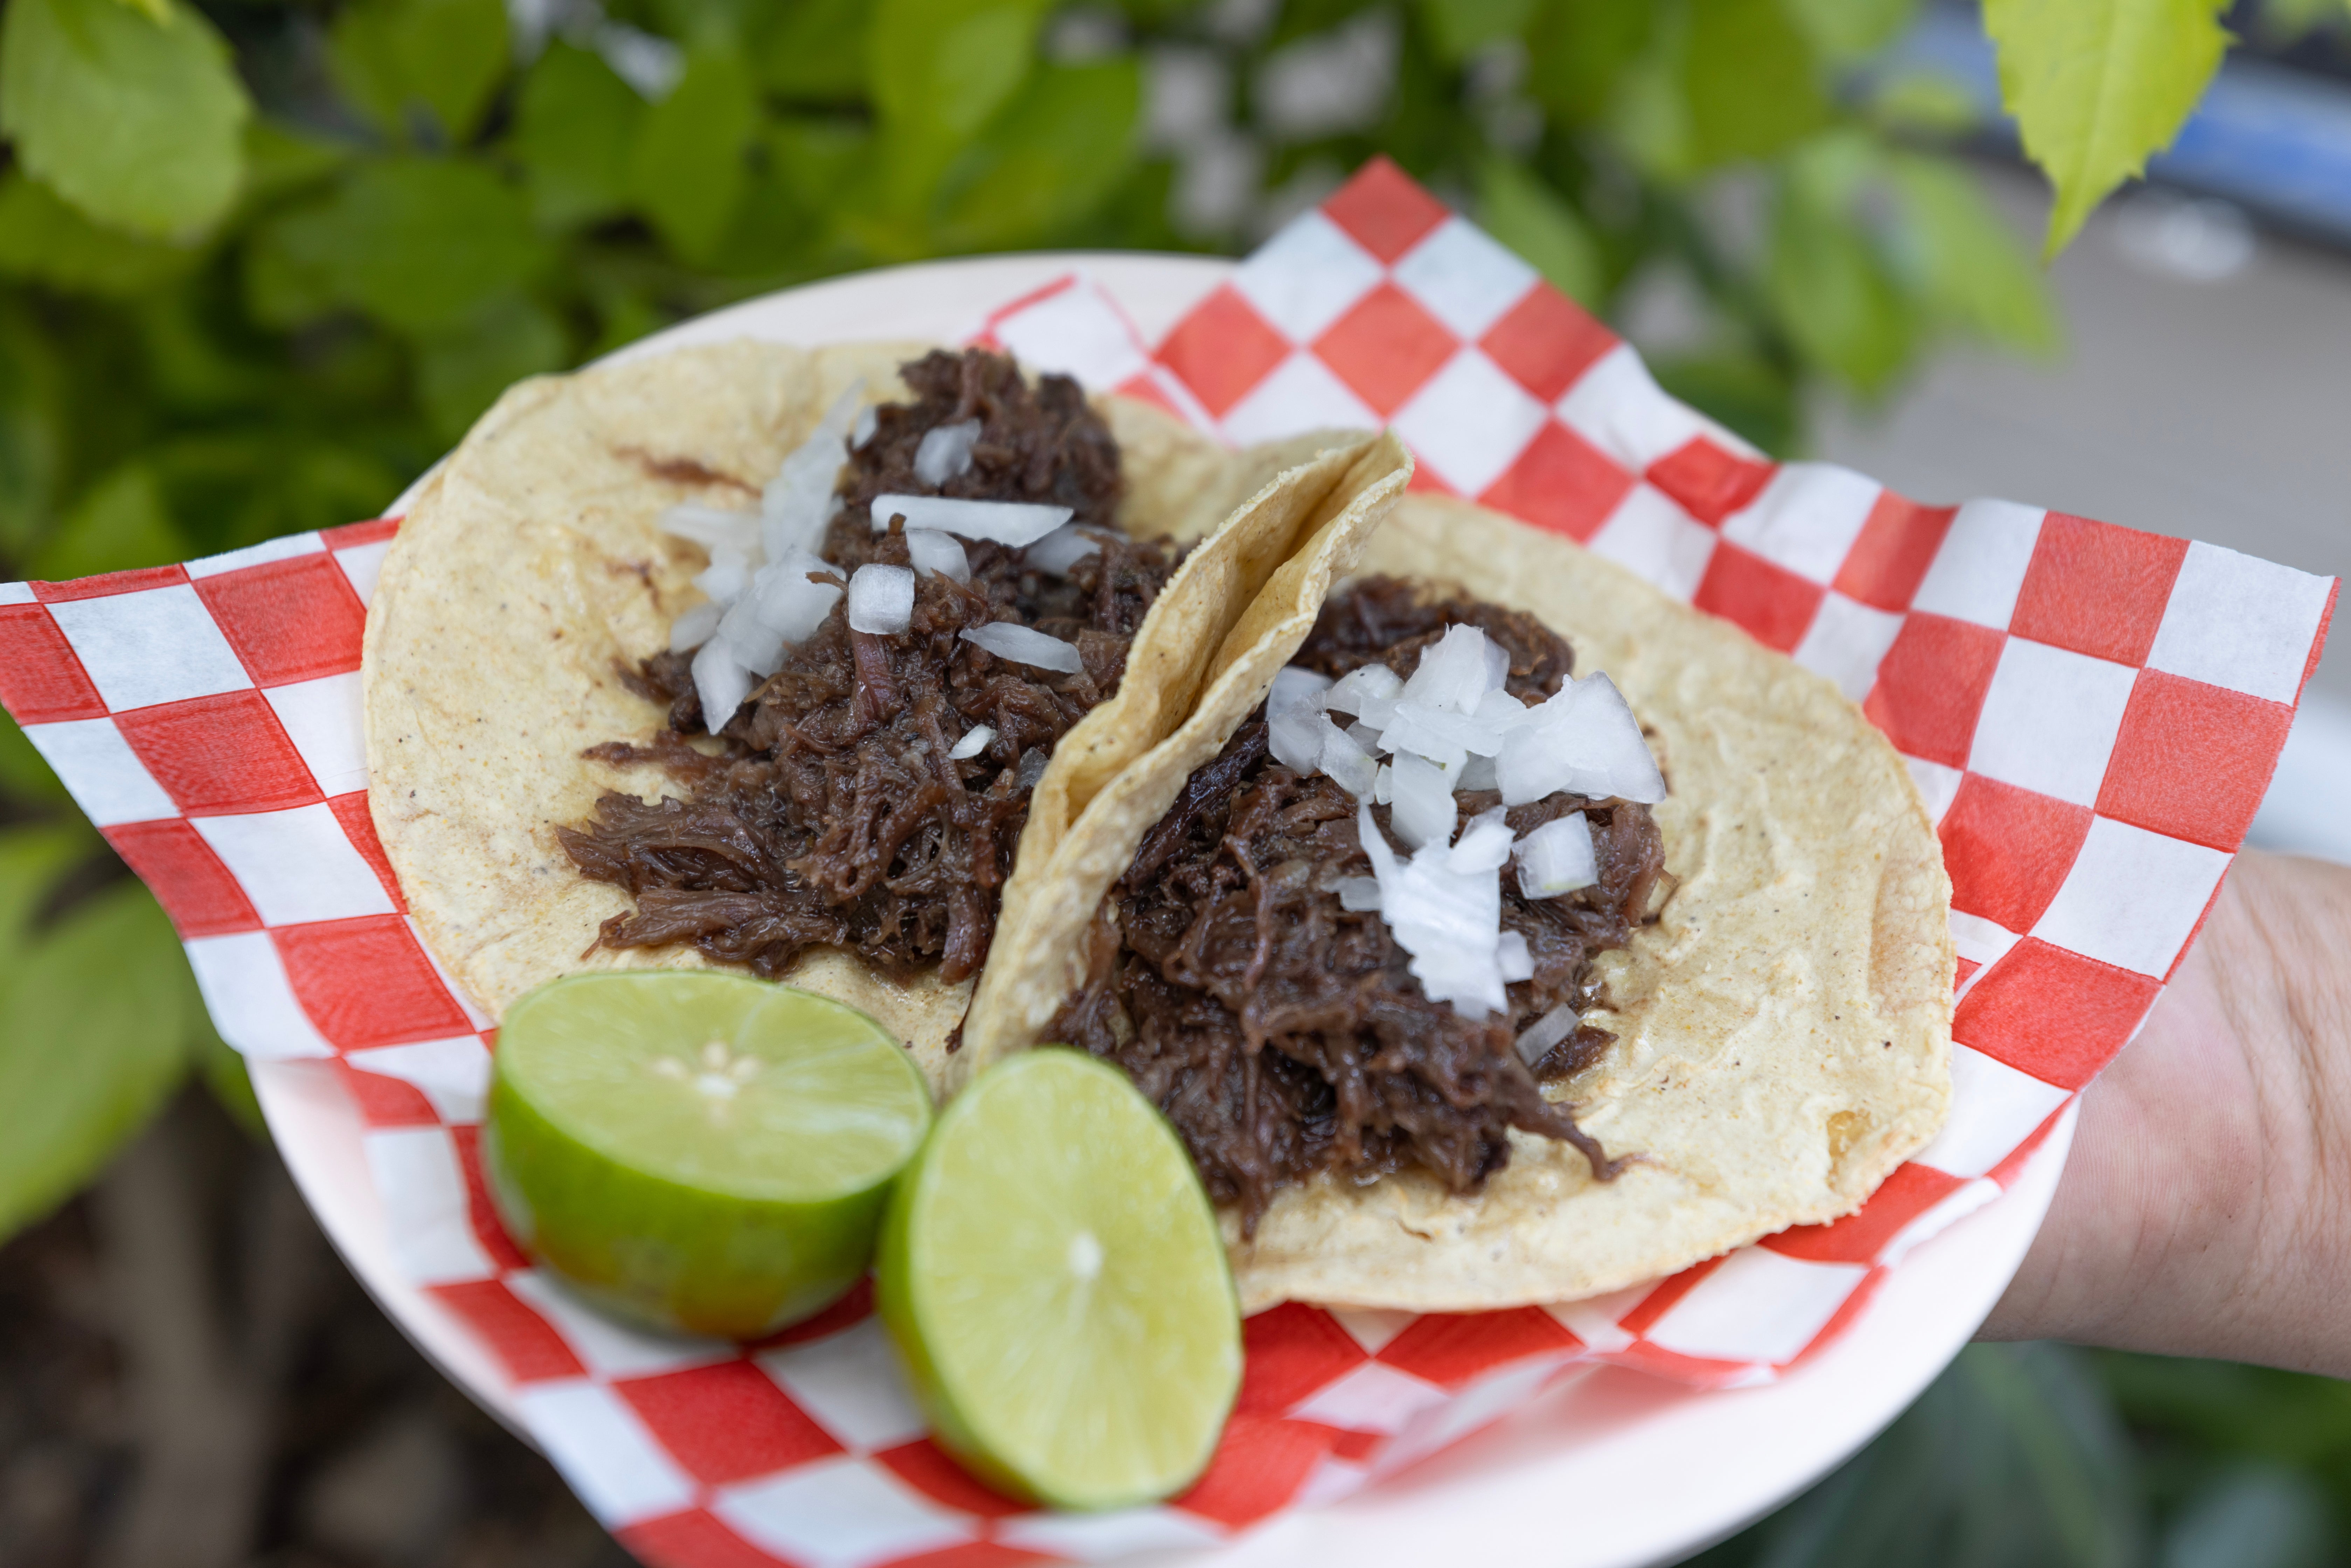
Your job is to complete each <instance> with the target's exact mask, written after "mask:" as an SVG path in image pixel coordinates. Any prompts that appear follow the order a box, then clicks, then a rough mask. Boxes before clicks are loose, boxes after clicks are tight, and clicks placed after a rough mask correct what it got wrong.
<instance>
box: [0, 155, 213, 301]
mask: <svg viewBox="0 0 2351 1568" xmlns="http://www.w3.org/2000/svg"><path fill="white" fill-rule="evenodd" d="M198 259H199V253H198V252H197V251H196V250H195V249H193V248H192V247H188V246H174V245H166V244H163V243H162V242H161V241H159V240H147V239H140V238H138V237H136V236H134V235H127V234H124V233H122V232H121V231H120V230H118V229H105V228H100V227H99V226H98V225H96V224H94V223H91V222H90V221H89V219H88V218H86V217H84V216H82V215H81V214H80V213H79V212H78V210H76V209H75V208H73V207H71V206H68V205H67V204H66V203H65V202H63V201H61V200H59V199H58V197H57V194H56V193H54V192H52V191H51V190H50V189H49V188H48V187H47V185H44V184H42V183H40V182H39V181H37V180H31V179H27V178H26V176H24V175H23V174H21V173H18V172H16V171H15V170H10V171H9V172H7V173H5V174H0V274H5V275H6V276H8V277H22V278H26V279H28V280H30V281H32V282H36V283H40V284H45V285H47V287H51V288H55V289H57V290H58V291H59V292H61V293H70V294H98V295H125V294H138V293H141V292H143V291H145V290H147V289H150V288H152V287H155V286H156V285H158V284H160V283H163V282H165V281H167V280H169V279H171V278H173V277H178V276H179V275H180V274H182V273H183V272H186V271H187V270H188V269H189V268H190V267H193V266H194V265H195V264H196V262H197V260H198Z"/></svg>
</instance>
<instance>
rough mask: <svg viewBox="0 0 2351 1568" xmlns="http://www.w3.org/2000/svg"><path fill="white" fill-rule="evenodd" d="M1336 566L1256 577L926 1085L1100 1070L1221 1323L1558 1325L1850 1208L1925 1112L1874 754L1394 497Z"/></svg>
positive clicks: (1583, 575) (1908, 803)
mask: <svg viewBox="0 0 2351 1568" xmlns="http://www.w3.org/2000/svg"><path fill="white" fill-rule="evenodd" d="M1361 566H1362V568H1363V570H1364V575H1362V576H1360V577H1356V578H1353V579H1345V570H1346V569H1345V567H1344V564H1343V562H1340V561H1338V560H1335V559H1333V560H1330V561H1323V562H1317V561H1315V560H1314V559H1312V555H1311V547H1310V550H1309V553H1308V555H1306V556H1304V557H1301V559H1298V560H1295V561H1293V562H1292V563H1291V565H1290V567H1289V568H1287V569H1285V570H1284V573H1283V580H1281V581H1280V582H1277V583H1276V584H1274V585H1273V586H1272V587H1271V588H1270V589H1269V591H1268V594H1267V598H1268V600H1269V601H1279V602H1275V603H1269V604H1266V605H1261V606H1259V608H1258V609H1257V610H1256V611H1253V612H1252V619H1253V620H1254V621H1255V622H1258V623H1259V625H1260V626H1261V627H1263V628H1264V629H1265V631H1266V636H1265V638H1264V640H1263V641H1262V643H1260V644H1259V646H1257V647H1255V648H1254V649H1252V650H1250V651H1249V653H1248V654H1247V655H1246V656H1243V657H1240V658H1238V659H1237V660H1236V661H1235V662H1234V664H1232V665H1231V666H1229V667H1228V678H1227V679H1226V680H1225V681H1224V682H1223V683H1222V684H1220V685H1214V686H1212V687H1211V688H1210V689H1208V690H1207V691H1206V692H1205V693H1204V694H1203V695H1202V697H1201V699H1200V701H1199V703H1198V704H1197V705H1196V707H1195V708H1194V710H1193V712H1192V714H1191V716H1190V717H1189V718H1188V719H1187V720H1186V722H1185V723H1184V724H1183V725H1182V726H1181V727H1179V728H1178V729H1177V730H1176V731H1175V733H1174V734H1173V735H1171V736H1170V737H1169V738H1168V739H1167V740H1165V742H1163V743H1162V744H1160V745H1159V746H1158V747H1155V748H1154V750H1153V751H1152V752H1151V754H1150V755H1149V756H1147V757H1145V758H1143V759H1142V760H1141V761H1139V762H1137V763H1136V764H1135V765H1134V766H1133V767H1132V768H1128V769H1127V770H1126V772H1125V773H1123V775H1121V776H1120V778H1119V779H1117V780H1116V781H1115V782H1114V783H1113V786H1112V787H1111V788H1110V789H1106V790H1105V791H1103V792H1102V794H1101V795H1099V796H1097V797H1096V798H1095V800H1093V802H1092V805H1091V806H1090V807H1089V808H1088V810H1086V811H1085V812H1084V813H1083V814H1082V815H1081V817H1080V818H1079V819H1078V820H1077V821H1076V823H1075V824H1074V825H1073V827H1072V828H1071V831H1070V832H1069V834H1068V835H1067V837H1066V839H1065V841H1064V842H1063V843H1062V844H1061V847H1060V852H1059V854H1058V856H1057V860H1058V861H1059V862H1060V863H1061V865H1062V866H1064V867H1065V868H1067V870H1068V872H1069V874H1068V875H1067V876H1066V877H1065V879H1064V881H1063V882H1062V883H1061V888H1060V893H1061V905H1060V908H1059V909H1058V910H1057V911H1056V913H1055V914H1054V915H1053V916H1052V917H1051V918H1050V919H1032V920H1030V921H1029V922H1028V923H1026V924H1025V925H1023V926H1022V927H1021V928H1019V930H1018V931H1015V932H1012V933H1010V934H1009V935H1008V940H1007V945H1006V946H1005V947H1004V948H1002V949H1000V950H999V952H998V956H997V958H996V960H995V962H994V964H993V965H992V966H991V967H990V969H989V972H988V974H987V977H986V978H985V980H984V981H983V984H982V987H981V989H980V993H979V995H978V997H977V999H976V1001H975V1004H974V1007H973V1010H972V1014H971V1016H970V1018H969V1019H967V1025H966V1035H965V1038H966V1041H967V1050H966V1052H965V1056H966V1058H967V1060H966V1061H959V1062H958V1064H957V1071H966V1072H970V1071H978V1070H980V1069H982V1068H984V1067H985V1066H987V1063H988V1062H989V1061H993V1060H995V1059H996V1058H998V1057H999V1056H1001V1055H1003V1054H1004V1053H1006V1052H1008V1051H1017V1050H1019V1049H1023V1048H1025V1047H1028V1046H1030V1045H1035V1044H1040V1043H1044V1042H1048V1041H1051V1042H1060V1043H1067V1044H1071V1045H1074V1046H1078V1047H1081V1048H1083V1049H1085V1050H1088V1051H1092V1052H1093V1053H1094V1054H1096V1055H1098V1056H1102V1057H1103V1058H1105V1059H1107V1060H1109V1061H1113V1062H1115V1063H1117V1064H1118V1065H1119V1066H1121V1067H1122V1068H1123V1069H1124V1070H1125V1071H1127V1072H1128V1073H1129V1075H1130V1076H1131V1077H1133V1078H1134V1080H1135V1082H1137V1083H1138V1084H1140V1085H1141V1086H1142V1087H1143V1088H1144V1091H1145V1092H1147V1093H1148V1094H1150V1095H1151V1097H1152V1098H1153V1099H1154V1100H1155V1102H1156V1103H1158V1104H1159V1105H1160V1106H1161V1108H1162V1110H1163V1111H1165V1113H1167V1114H1168V1116H1169V1117H1170V1119H1171V1120H1172V1121H1173V1122H1174V1123H1175V1126H1176V1128H1177V1130H1178V1131H1179V1132H1180V1133H1181V1134H1183V1136H1184V1138H1185V1142H1186V1146H1187V1148H1188V1149H1189V1151H1190V1152H1191V1154H1192V1155H1193V1159H1194V1163H1195V1165H1196V1166H1197V1168H1198V1169H1199V1171H1200V1173H1201V1176H1202V1178H1203V1180H1204V1181H1205V1182H1206V1183H1207V1186H1208V1187H1209V1189H1210V1192H1211V1195H1212V1196H1213V1197H1216V1198H1217V1201H1218V1205H1219V1208H1220V1212H1221V1215H1222V1219H1223V1224H1224V1227H1225V1233H1226V1239H1227V1242H1228V1247H1229V1249H1230V1255H1231V1260H1232V1263H1233V1267H1234V1272H1235V1276H1236V1280H1237V1281H1238V1285H1239V1288H1240V1292H1241V1297H1242V1304H1243V1307H1244V1309H1245V1310H1249V1311H1254V1310H1257V1309H1259V1308H1262V1307H1265V1306H1269V1305H1271V1304H1273V1303H1275V1302H1278V1301H1285V1300H1293V1299H1294V1300H1303V1301H1315V1302H1320V1303H1324V1304H1332V1305H1353V1306H1363V1307H1375V1308H1397V1309H1407V1310H1414V1311H1424V1312H1428V1311H1444V1312H1462V1311H1477V1310H1484V1309H1491V1308H1498V1307H1504V1306H1511V1305H1519V1304H1526V1303H1532V1302H1538V1301H1565V1300H1573V1299H1576V1298H1579V1297H1584V1296H1591V1295H1595V1294H1599V1293H1602V1292H1605V1291H1613V1290H1616V1289H1619V1288H1622V1287H1625V1286H1630V1285H1634V1284H1636V1283H1638V1282H1641V1281H1647V1280H1651V1279H1655V1278H1656V1277H1659V1276H1661V1275H1665V1274H1667V1273H1671V1272H1673V1271H1675V1270H1679V1269H1682V1268H1684V1267H1686V1266H1687V1265H1689V1264H1692V1263H1696V1262H1698V1261H1700V1260H1704V1259H1707V1258H1709V1257H1712V1256H1714V1255H1716V1254H1718V1253H1720V1252H1723V1251H1725V1250H1728V1249H1730V1248H1733V1247H1736V1246H1740V1245H1742V1244H1744V1243H1747V1242H1750V1241H1752V1240H1755V1239H1759V1238H1761V1237H1763V1236H1766V1235H1769V1234H1771V1233H1772V1232H1775V1231H1778V1230H1781V1229H1782V1228H1786V1227H1788V1226H1792V1225H1799V1224H1806V1223H1813V1222H1819V1221H1825V1220H1830V1219H1834V1218H1838V1217H1839V1216H1842V1215H1844V1214H1847V1213H1850V1212H1851V1211H1852V1210H1854V1209H1855V1208H1856V1207H1859V1205H1860V1204H1861V1203H1862V1201H1863V1200H1864V1199H1865V1198H1866V1197H1868V1196H1869V1194H1870V1193H1871V1192H1872V1191H1874V1190H1875V1189H1876V1187H1877V1186H1878V1185H1879V1183H1880V1182H1882V1181H1883V1180H1884V1179H1885V1178H1886V1176H1887V1175H1888V1174H1889V1173H1890V1172H1891V1171H1892V1170H1893V1169H1894V1168H1895V1166H1897V1165H1898V1164H1900V1163H1901V1162H1902V1161H1903V1160H1904V1159H1905V1158H1906V1157H1907V1156H1908V1155H1911V1154H1913V1153H1915V1152H1917V1150H1918V1149H1919V1148H1921V1147H1922V1146H1923V1145H1925V1144H1926V1143H1927V1142H1928V1140H1929V1139H1930V1138H1931V1137H1932V1136H1933V1134H1935V1132H1936V1131H1937V1129H1938V1127H1939V1126H1940V1124H1941V1122H1942V1120H1943V1117H1944V1113H1945V1111H1946V1107H1947V1105H1948V1102H1949V1092H1950V1091H1949V1039H1950V1010H1951V1004H1950V997H1951V979H1952V967H1953V952H1952V947H1951V942H1950V937H1949V931H1948V916H1949V882H1948V879H1947V878H1946V876H1945V874H1944V871H1943V864H1942V856H1941V852H1940V849H1939V846H1938V841H1937V839H1936V836H1935V831H1934V829H1933V827H1932V825H1931V823H1930V822H1929V821H1928V817H1927V814H1926V811H1925V810H1924V808H1923V806H1922V804H1921V803H1920V801H1919V799H1918V796H1917V790H1916V788H1915V787H1914V786H1913V785H1912V783H1911V782H1910V779H1909V778H1908V775H1907V771H1906V770H1905V768H1903V765H1902V763H1901V760H1900V758H1898V757H1897V756H1896V753H1895V752H1894V750H1893V748H1892V747H1890V746H1889V745H1888V744H1887V743H1886V740H1885V739H1884V738H1883V737H1881V736H1880V735H1879V734H1878V733H1877V731H1876V729H1875V728H1873V727H1871V726H1870V725H1869V724H1868V723H1867V722H1866V720H1865V719H1864V717H1863V716H1862V715H1861V714H1860V712H1859V710H1857V709H1856V708H1855V706H1853V705H1852V704H1851V703H1850V702H1848V701H1846V700H1845V698H1844V696H1843V695H1840V694H1839V693H1838V691H1837V690H1836V689H1835V688H1834V686H1833V685H1831V684H1830V683H1828V682H1827V681H1825V680H1823V679H1822V678H1821V677H1819V676H1817V675H1814V674H1811V673H1810V672H1808V671H1805V670H1803V669H1802V668H1801V667H1800V666H1798V665H1797V664H1794V663H1793V662H1792V661H1790V660H1788V659H1786V658H1783V657H1782V656H1781V655H1779V654H1778V653H1772V652H1771V651H1769V650H1767V649H1764V648H1762V647H1761V646H1760V645H1759V644H1757V643H1754V642H1752V641H1751V640H1750V639H1749V638H1748V637H1747V636H1746V635H1745V633H1743V632H1740V631H1739V630H1738V629H1737V628H1735V627H1733V626H1731V625H1729V623H1727V622H1720V621H1717V620H1715V619H1713V618H1710V617H1708V616H1706V615H1703V614H1700V613H1698V612H1695V611H1693V610H1691V609H1690V608H1688V607H1687V606H1686V605H1683V604H1680V603H1677V602H1676V601H1672V600H1670V599H1668V598H1667V597H1666V596H1665V595H1663V594H1662V593H1660V592H1658V591H1656V590H1655V589H1654V588H1652V587H1650V586H1649V585H1648V584H1646V582H1643V581H1642V580H1639V579H1637V578H1635V576H1633V575H1632V574H1631V573H1629V572H1626V571H1625V570H1622V569H1621V568H1619V567H1617V566H1615V565H1614V564H1612V563H1610V562H1608V561H1606V560H1603V559H1598V558H1596V557H1593V556H1591V555H1589V554H1587V553H1586V552H1584V551H1583V550H1582V549H1579V548H1577V547H1576V546H1575V545H1573V544H1572V543H1570V542H1568V541H1567V540H1565V539H1563V538H1558V537H1556V536H1553V535H1550V534H1545V533H1541V532H1539V531H1537V530H1535V529H1533V528H1528V527H1526V526H1524V525H1522V524H1520V523H1518V522H1515V521H1513V520H1511V519H1510V518H1507V517H1500V516H1499V515H1497V514H1494V513H1491V512H1488V511H1485V510H1482V509H1480V508H1478V507H1472V506H1469V505H1467V504H1463V503H1458V502H1453V501H1449V500H1444V499H1440V498H1436V497H1424V496H1418V495H1414V496H1408V497H1405V499H1404V500H1403V501H1401V502H1400V503H1399V504H1398V505H1397V507H1395V511H1394V512H1393V513H1392V514H1391V515H1390V516H1389V517H1388V518H1387V519H1386V521H1385V522H1384V523H1383V524H1382V525H1381V528H1380V529H1379V531H1378V532H1377V534H1375V535H1374V538H1373V539H1372V541H1371V543H1370V544H1369V546H1368V547H1367V548H1366V549H1364V552H1363V556H1362V559H1361ZM1343 579H1344V580H1343ZM1334 583H1335V587H1332V585H1333V584H1334ZM1326 590H1327V591H1328V597H1327V599H1326V597H1325V594H1326ZM1285 596H1287V597H1285Z"/></svg>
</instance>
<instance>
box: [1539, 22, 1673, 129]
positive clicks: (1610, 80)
mask: <svg viewBox="0 0 2351 1568" xmlns="http://www.w3.org/2000/svg"><path fill="white" fill-rule="evenodd" d="M1654 26H1656V8H1655V7H1654V6H1650V5H1626V4H1625V0H1550V3H1549V4H1548V5H1545V6H1544V7H1543V9H1542V11H1541V14H1540V15H1539V16H1536V18H1535V20H1534V25H1533V27H1532V28H1531V31H1530V32H1529V34H1528V36H1527V52H1528V61H1527V90H1528V91H1529V92H1531V94H1533V96H1534V99H1535V101H1536V102H1538V103H1540V104H1541V105H1542V106H1543V108H1544V109H1545V110H1549V111H1550V112H1551V114H1552V117H1553V118H1555V119H1557V120H1560V121H1561V122H1562V123H1563V124H1569V125H1581V124H1585V123H1588V122H1590V121H1592V120H1597V119H1599V118H1600V116H1601V114H1602V113H1603V111H1604V110H1606V109H1607V108H1608V102H1609V99H1610V97H1611V96H1612V95H1613V94H1614V91H1615V90H1616V87H1617V82H1618V78H1619V77H1620V75H1621V74H1622V73H1623V71H1624V70H1625V68H1626V67H1627V66H1629V65H1631V64H1632V63H1633V61H1634V60H1635V58H1636V57H1638V56H1639V55H1640V53H1641V51H1642V49H1643V48H1645V47H1647V45H1648V42H1649V37H1650V33H1651V30H1652V29H1653V27H1654Z"/></svg>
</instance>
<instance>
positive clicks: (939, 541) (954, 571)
mask: <svg viewBox="0 0 2351 1568" xmlns="http://www.w3.org/2000/svg"><path fill="white" fill-rule="evenodd" d="M906 555H907V558H908V559H911V560H912V561H913V562H914V570H916V571H935V572H936V573H938V574H939V575H940V576H941V577H951V578H953V579H955V580H956V581H957V582H969V581H970V580H971V558H970V557H969V556H967V555H966V554H964V550H963V546H962V544H961V543H960V542H958V541H957V540H956V537H955V536H954V535H953V534H943V533H941V532H939V531H938V529H936V528H908V529H907V530H906Z"/></svg>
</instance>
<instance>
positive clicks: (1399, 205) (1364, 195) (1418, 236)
mask: <svg viewBox="0 0 2351 1568" xmlns="http://www.w3.org/2000/svg"><path fill="white" fill-rule="evenodd" d="M1322 215H1323V216H1324V217H1326V218H1329V219H1330V220H1331V221H1332V223H1334V224H1337V225H1339V226H1340V227H1341V228H1343V229H1344V230H1346V231H1347V233H1348V235H1350V236H1351V237H1353V240H1354V242H1355V243H1356V244H1357V245H1360V246H1363V247H1364V249H1365V250H1367V251H1370V252H1371V253H1372V254H1373V255H1374V256H1378V257H1379V258H1380V259H1381V260H1382V261H1385V262H1394V261H1395V259H1396V258H1397V257H1398V256H1402V255H1403V254H1404V253H1405V252H1406V251H1408V250H1410V249H1411V248H1412V247H1413V246H1416V245H1418V244H1419V243H1420V242H1421V241H1422V240H1423V239H1425V238H1426V237H1427V236H1428V232H1429V231H1430V230H1431V229H1433V228H1435V227H1436V226H1437V225H1439V224H1441V223H1443V222H1444V221H1445V220H1446V217H1447V212H1446V207H1445V204H1444V203H1443V202H1440V201H1438V200H1437V198H1436V197H1435V196H1432V195H1430V194H1429V193H1427V192H1426V191H1425V190H1423V189H1421V187H1420V185H1419V184H1418V183H1416V181H1415V180H1414V179H1413V177H1412V176H1411V175H1409V174H1407V173H1405V172H1404V171H1403V170H1401V169H1399V168H1397V167H1396V166H1395V164H1394V163H1391V162H1388V161H1387V160H1386V159H1385V158H1374V159H1373V160H1372V161H1371V162H1368V163H1366V164H1364V166H1363V168H1362V169H1361V170H1360V171H1359V172H1357V173H1356V175H1355V177H1354V178H1353V179H1352V180H1350V181H1348V182H1347V183H1345V184H1343V185H1342V186H1340V187H1339V188H1338V189H1337V190H1336V191H1333V192H1332V193H1331V195H1330V198H1329V199H1328V200H1326V201H1325V202H1324V203H1323V204H1322Z"/></svg>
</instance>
